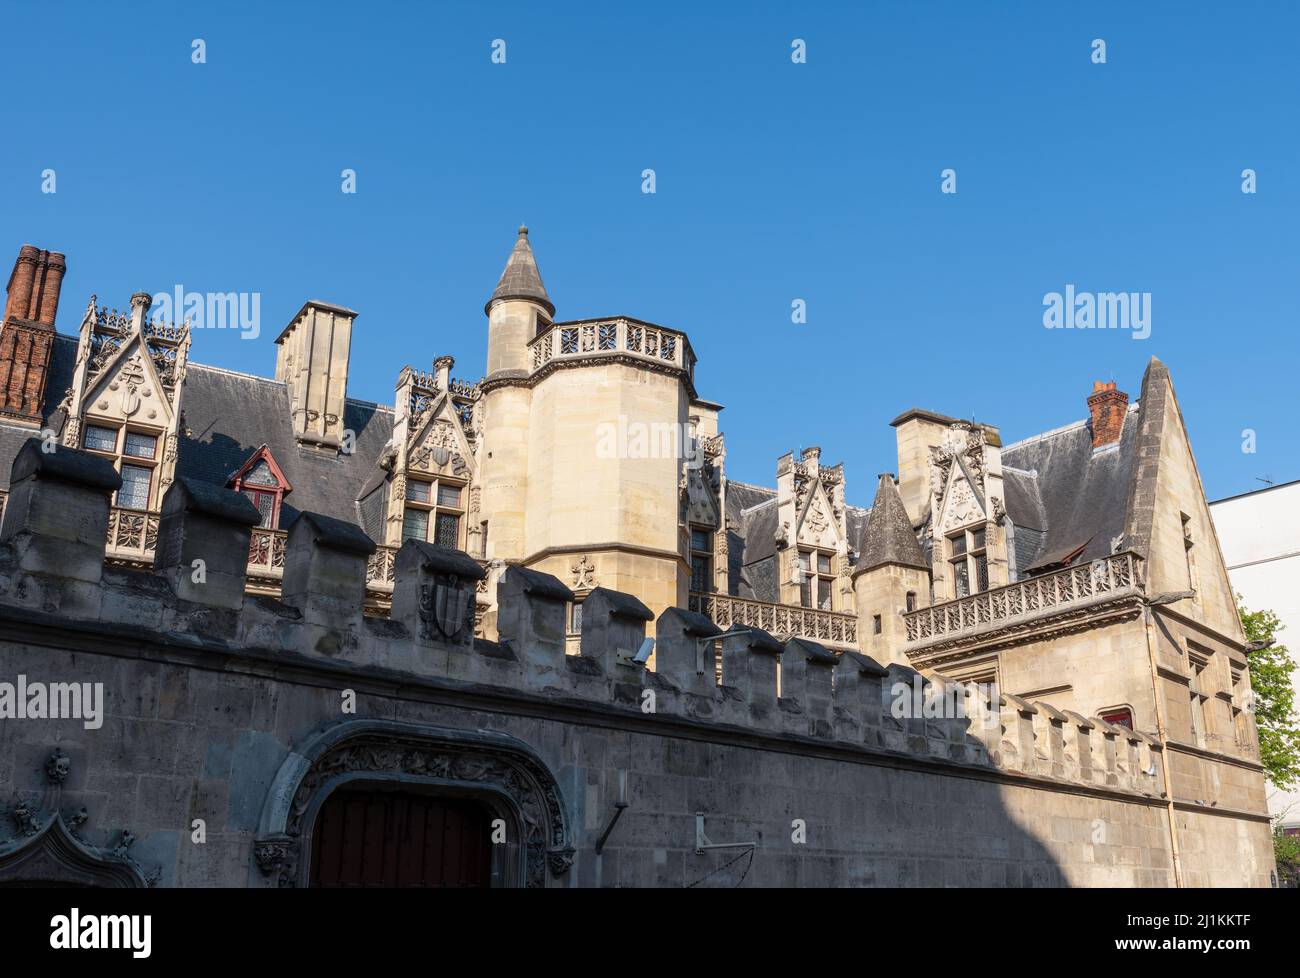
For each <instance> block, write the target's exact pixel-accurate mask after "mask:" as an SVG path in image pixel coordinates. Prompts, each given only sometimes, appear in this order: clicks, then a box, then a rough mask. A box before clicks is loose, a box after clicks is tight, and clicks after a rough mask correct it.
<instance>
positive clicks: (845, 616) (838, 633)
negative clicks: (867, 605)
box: [690, 593, 858, 649]
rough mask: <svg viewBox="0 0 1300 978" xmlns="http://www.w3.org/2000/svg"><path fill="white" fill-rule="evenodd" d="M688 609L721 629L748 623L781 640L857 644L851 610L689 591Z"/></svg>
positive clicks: (846, 646) (843, 646) (855, 621)
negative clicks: (691, 592)
mask: <svg viewBox="0 0 1300 978" xmlns="http://www.w3.org/2000/svg"><path fill="white" fill-rule="evenodd" d="M690 610H691V611H698V612H699V613H700V614H702V615H704V616H705V617H707V618H709V619H710V620H711V621H712V622H713V623H714V624H715V625H717V626H718V627H719V628H722V629H727V628H730V627H731V626H732V625H740V626H742V627H744V626H749V627H753V628H761V629H763V631H765V632H770V633H772V634H773V635H775V636H776V637H778V638H780V639H783V640H784V639H789V638H806V639H811V640H812V641H814V642H820V643H822V644H823V645H826V646H828V647H830V648H838V649H856V648H857V647H858V618H857V615H855V614H852V613H850V612H843V611H820V610H818V609H816V608H801V607H798V606H797V605H789V604H770V603H769V602H767V601H753V600H751V599H749V598H736V597H732V596H731V595H728V594H706V593H693V594H691V595H690Z"/></svg>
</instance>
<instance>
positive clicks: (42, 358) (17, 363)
mask: <svg viewBox="0 0 1300 978" xmlns="http://www.w3.org/2000/svg"><path fill="white" fill-rule="evenodd" d="M65 271H67V265H66V264H65V262H64V260H63V255H61V254H59V253H58V252H57V251H42V250H40V249H39V248H36V247H34V246H32V245H23V246H22V248H21V249H20V250H19V252H18V259H17V261H15V262H14V270H13V273H12V274H11V275H10V276H9V295H8V298H7V300H6V302H5V317H4V322H3V323H2V324H0V417H3V418H6V419H7V420H10V421H18V422H21V423H24V424H31V425H36V426H39V425H40V423H41V420H42V412H41V408H42V405H43V404H44V402H45V380H46V376H47V375H48V373H49V369H50V356H51V354H52V352H53V349H54V317H55V315H56V314H57V313H58V310H59V291H60V290H61V289H62V287H63V273H64V272H65Z"/></svg>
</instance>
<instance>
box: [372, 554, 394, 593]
mask: <svg viewBox="0 0 1300 978" xmlns="http://www.w3.org/2000/svg"><path fill="white" fill-rule="evenodd" d="M396 564H397V548H396V547H376V548H375V552H374V553H372V554H371V555H370V560H369V561H368V562H367V564H366V590H367V591H384V592H386V593H388V594H392V593H393V569H394V567H395V566H396Z"/></svg>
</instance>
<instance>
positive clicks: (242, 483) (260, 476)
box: [227, 445, 291, 530]
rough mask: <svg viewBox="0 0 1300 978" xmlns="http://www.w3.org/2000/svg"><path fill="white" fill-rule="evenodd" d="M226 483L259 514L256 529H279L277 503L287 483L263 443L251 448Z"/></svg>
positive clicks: (281, 498) (284, 491) (282, 499)
mask: <svg viewBox="0 0 1300 978" xmlns="http://www.w3.org/2000/svg"><path fill="white" fill-rule="evenodd" d="M227 485H228V486H229V487H230V488H232V489H234V490H235V492H242V493H243V494H244V495H245V496H247V497H248V501H249V502H250V503H252V504H253V506H254V508H255V509H256V510H257V512H258V515H259V516H261V522H259V523H258V528H259V529H262V530H276V529H279V527H280V507H281V505H282V504H283V502H284V494H285V493H287V492H288V491H289V490H290V488H291V487H290V486H289V483H288V482H287V481H286V480H285V478H284V473H283V472H282V471H281V470H280V467H279V466H278V465H277V464H276V462H275V459H274V458H273V457H272V455H271V452H270V450H269V449H268V448H267V447H266V446H265V445H263V446H262V447H261V448H259V449H258V450H257V451H256V452H254V453H253V454H252V456H251V457H250V458H249V460H248V461H247V462H245V463H244V466H243V468H241V469H240V470H239V471H238V472H236V473H235V474H234V475H233V476H231V477H230V479H229V481H228V482H227Z"/></svg>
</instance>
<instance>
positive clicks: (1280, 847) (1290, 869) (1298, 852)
mask: <svg viewBox="0 0 1300 978" xmlns="http://www.w3.org/2000/svg"><path fill="white" fill-rule="evenodd" d="M1273 857H1274V858H1275V859H1276V860H1277V872H1278V876H1279V877H1281V880H1282V885H1283V886H1300V836H1296V835H1283V834H1282V826H1281V825H1276V824H1275V825H1274V826H1273Z"/></svg>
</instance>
